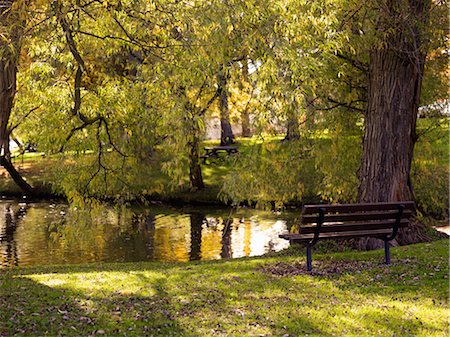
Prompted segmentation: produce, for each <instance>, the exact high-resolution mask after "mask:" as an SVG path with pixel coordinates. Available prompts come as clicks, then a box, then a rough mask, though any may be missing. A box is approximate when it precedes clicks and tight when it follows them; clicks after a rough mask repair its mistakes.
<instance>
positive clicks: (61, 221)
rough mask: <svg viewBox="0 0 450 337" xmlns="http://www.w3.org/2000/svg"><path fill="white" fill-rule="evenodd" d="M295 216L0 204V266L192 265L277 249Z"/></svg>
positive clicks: (215, 210)
mask: <svg viewBox="0 0 450 337" xmlns="http://www.w3.org/2000/svg"><path fill="white" fill-rule="evenodd" d="M298 215H299V214H297V213H295V212H288V213H274V212H266V211H256V210H250V209H238V210H235V209H227V208H211V207H207V208H206V207H188V208H187V207H184V208H176V207H170V206H163V205H154V206H150V207H136V206H135V207H126V206H116V207H113V206H104V205H98V206H95V207H91V208H90V209H80V208H77V207H73V206H70V205H68V204H66V203H62V202H51V201H39V202H21V201H17V200H6V199H3V200H0V268H5V267H8V266H30V265H49V264H77V263H93V262H137V261H192V260H216V259H222V258H238V257H244V256H257V255H262V254H265V253H268V252H271V251H280V250H282V249H285V248H287V247H288V246H289V242H288V241H287V240H284V239H280V238H278V235H279V234H281V233H283V232H286V231H287V229H288V228H290V226H291V225H292V224H293V223H295V222H296V221H297V219H298Z"/></svg>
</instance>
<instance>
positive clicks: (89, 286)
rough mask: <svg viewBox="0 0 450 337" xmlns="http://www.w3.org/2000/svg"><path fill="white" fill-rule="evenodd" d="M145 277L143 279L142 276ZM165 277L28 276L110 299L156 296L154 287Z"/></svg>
mask: <svg viewBox="0 0 450 337" xmlns="http://www.w3.org/2000/svg"><path fill="white" fill-rule="evenodd" d="M143 275H144V276H145V278H144V279H143V277H142V276H143ZM163 277H165V276H164V274H162V273H157V272H151V271H146V272H145V273H144V272H137V271H136V272H135V271H129V272H84V273H71V274H56V275H55V274H39V275H28V276H27V278H29V279H30V280H33V281H36V282H39V283H41V284H43V285H46V286H48V287H51V288H59V289H68V290H71V291H77V292H79V291H82V292H84V293H87V294H90V295H94V296H101V297H108V296H111V295H134V296H148V297H151V296H154V295H155V294H156V293H157V290H155V288H154V287H153V285H152V282H154V281H155V280H158V279H161V278H163Z"/></svg>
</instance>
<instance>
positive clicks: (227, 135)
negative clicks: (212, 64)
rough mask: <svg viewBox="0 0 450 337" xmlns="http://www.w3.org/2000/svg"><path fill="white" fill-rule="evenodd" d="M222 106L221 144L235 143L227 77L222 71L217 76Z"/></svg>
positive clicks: (220, 104)
mask: <svg viewBox="0 0 450 337" xmlns="http://www.w3.org/2000/svg"><path fill="white" fill-rule="evenodd" d="M217 85H218V92H219V107H220V145H222V146H224V145H230V144H233V143H234V134H233V130H232V129H231V123H230V111H229V109H228V90H227V77H226V75H225V74H223V73H220V74H219V75H218V76H217Z"/></svg>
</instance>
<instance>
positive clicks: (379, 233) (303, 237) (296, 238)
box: [279, 229, 392, 242]
mask: <svg viewBox="0 0 450 337" xmlns="http://www.w3.org/2000/svg"><path fill="white" fill-rule="evenodd" d="M391 233H392V230H389V229H376V230H370V231H351V232H330V233H322V234H321V235H320V239H336V238H343V239H346V238H353V237H362V236H370V237H384V236H388V235H390V234H391ZM279 237H280V238H282V239H286V240H290V241H293V242H305V241H310V240H312V239H313V238H314V234H301V233H300V234H281V235H279Z"/></svg>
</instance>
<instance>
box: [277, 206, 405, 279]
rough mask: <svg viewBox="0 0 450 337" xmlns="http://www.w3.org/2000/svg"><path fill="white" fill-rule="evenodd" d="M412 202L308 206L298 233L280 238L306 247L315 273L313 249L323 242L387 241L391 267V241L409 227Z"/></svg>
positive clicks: (309, 265)
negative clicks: (325, 240) (401, 229)
mask: <svg viewBox="0 0 450 337" xmlns="http://www.w3.org/2000/svg"><path fill="white" fill-rule="evenodd" d="M413 212H414V202H413V201H403V202H380V203H362V204H342V205H305V206H304V207H303V212H302V218H301V225H300V229H299V232H298V233H290V234H281V235H280V238H283V239H287V240H289V241H290V242H291V243H305V244H306V267H307V270H308V271H311V270H312V258H311V248H312V246H314V245H315V244H316V243H317V241H318V240H322V239H341V238H344V239H350V238H358V237H374V238H379V239H382V240H383V241H384V252H385V263H386V264H390V251H389V241H391V240H393V239H394V238H395V236H396V235H397V232H398V229H399V228H402V227H407V226H408V224H409V218H410V217H411V216H412V214H413Z"/></svg>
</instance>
